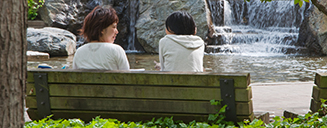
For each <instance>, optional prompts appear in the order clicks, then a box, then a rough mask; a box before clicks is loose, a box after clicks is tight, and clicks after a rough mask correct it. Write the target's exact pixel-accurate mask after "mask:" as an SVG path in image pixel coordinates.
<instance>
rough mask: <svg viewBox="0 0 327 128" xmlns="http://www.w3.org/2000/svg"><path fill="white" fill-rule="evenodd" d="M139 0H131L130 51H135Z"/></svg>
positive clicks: (128, 47) (128, 48)
mask: <svg viewBox="0 0 327 128" xmlns="http://www.w3.org/2000/svg"><path fill="white" fill-rule="evenodd" d="M138 4H139V3H138V0H129V18H130V21H129V30H130V31H129V34H128V46H127V50H128V51H129V52H131V51H135V38H136V37H135V24H136V17H137V15H138V11H137V10H138Z"/></svg>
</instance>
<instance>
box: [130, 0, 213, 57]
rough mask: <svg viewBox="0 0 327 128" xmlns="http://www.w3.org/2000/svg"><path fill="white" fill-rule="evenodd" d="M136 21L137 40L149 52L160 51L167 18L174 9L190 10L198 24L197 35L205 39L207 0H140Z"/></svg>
mask: <svg viewBox="0 0 327 128" xmlns="http://www.w3.org/2000/svg"><path fill="white" fill-rule="evenodd" d="M139 2H140V3H139V18H138V20H137V22H136V26H135V28H136V31H137V33H136V34H137V40H138V41H139V43H140V44H141V45H142V46H143V48H144V50H145V51H146V52H148V53H158V46H159V40H160V39H161V38H162V37H164V36H165V35H166V33H165V20H166V18H167V17H168V16H169V15H170V14H171V13H173V12H174V11H179V10H184V11H187V12H189V13H190V14H191V15H192V16H193V18H194V20H195V23H196V25H197V35H198V36H200V37H201V38H202V39H205V37H206V35H207V31H208V25H207V17H206V8H205V6H206V5H205V0H181V1H170V0H140V1H139Z"/></svg>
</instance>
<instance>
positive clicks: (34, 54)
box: [26, 51, 50, 61]
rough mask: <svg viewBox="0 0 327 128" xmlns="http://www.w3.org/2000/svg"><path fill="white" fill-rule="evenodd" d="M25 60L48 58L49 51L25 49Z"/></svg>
mask: <svg viewBox="0 0 327 128" xmlns="http://www.w3.org/2000/svg"><path fill="white" fill-rule="evenodd" d="M26 56H27V61H31V60H48V59H49V58H50V56H49V53H44V52H38V51H27V52H26Z"/></svg>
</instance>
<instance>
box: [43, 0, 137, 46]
mask: <svg viewBox="0 0 327 128" xmlns="http://www.w3.org/2000/svg"><path fill="white" fill-rule="evenodd" d="M97 5H111V6H112V7H113V8H115V10H116V12H117V15H118V17H119V23H118V31H119V34H118V35H117V38H116V41H115V43H117V44H119V45H121V46H122V47H123V48H124V49H127V46H128V35H129V34H130V33H131V31H130V30H129V22H130V15H129V0H46V1H45V5H44V7H43V8H41V9H40V10H39V13H40V17H41V19H42V20H43V21H44V22H45V23H46V24H47V26H51V27H58V28H62V29H66V30H68V31H70V32H72V33H74V34H75V35H78V33H79V32H78V30H79V29H81V28H82V24H83V21H84V18H85V16H86V15H87V14H88V13H90V12H91V11H92V9H93V8H94V7H96V6H97ZM134 33H135V32H134ZM80 38H82V37H81V36H78V39H77V40H78V45H77V46H78V47H79V46H81V45H83V44H84V43H85V42H84V41H85V40H83V39H80ZM136 43H137V42H136ZM138 48H139V49H142V48H140V47H138Z"/></svg>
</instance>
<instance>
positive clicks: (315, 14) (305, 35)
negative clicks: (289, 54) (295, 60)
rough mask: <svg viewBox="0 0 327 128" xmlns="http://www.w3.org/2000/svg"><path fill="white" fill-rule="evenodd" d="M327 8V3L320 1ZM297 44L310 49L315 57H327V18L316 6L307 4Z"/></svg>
mask: <svg viewBox="0 0 327 128" xmlns="http://www.w3.org/2000/svg"><path fill="white" fill-rule="evenodd" d="M320 3H321V4H322V5H324V6H325V7H327V1H320ZM297 44H298V45H300V46H305V47H307V48H308V49H310V53H311V54H314V55H327V16H326V15H324V14H323V13H322V12H320V11H319V10H318V9H317V8H316V7H315V6H314V5H309V4H306V12H305V17H304V21H303V23H302V24H301V27H300V32H299V39H298V41H297Z"/></svg>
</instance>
